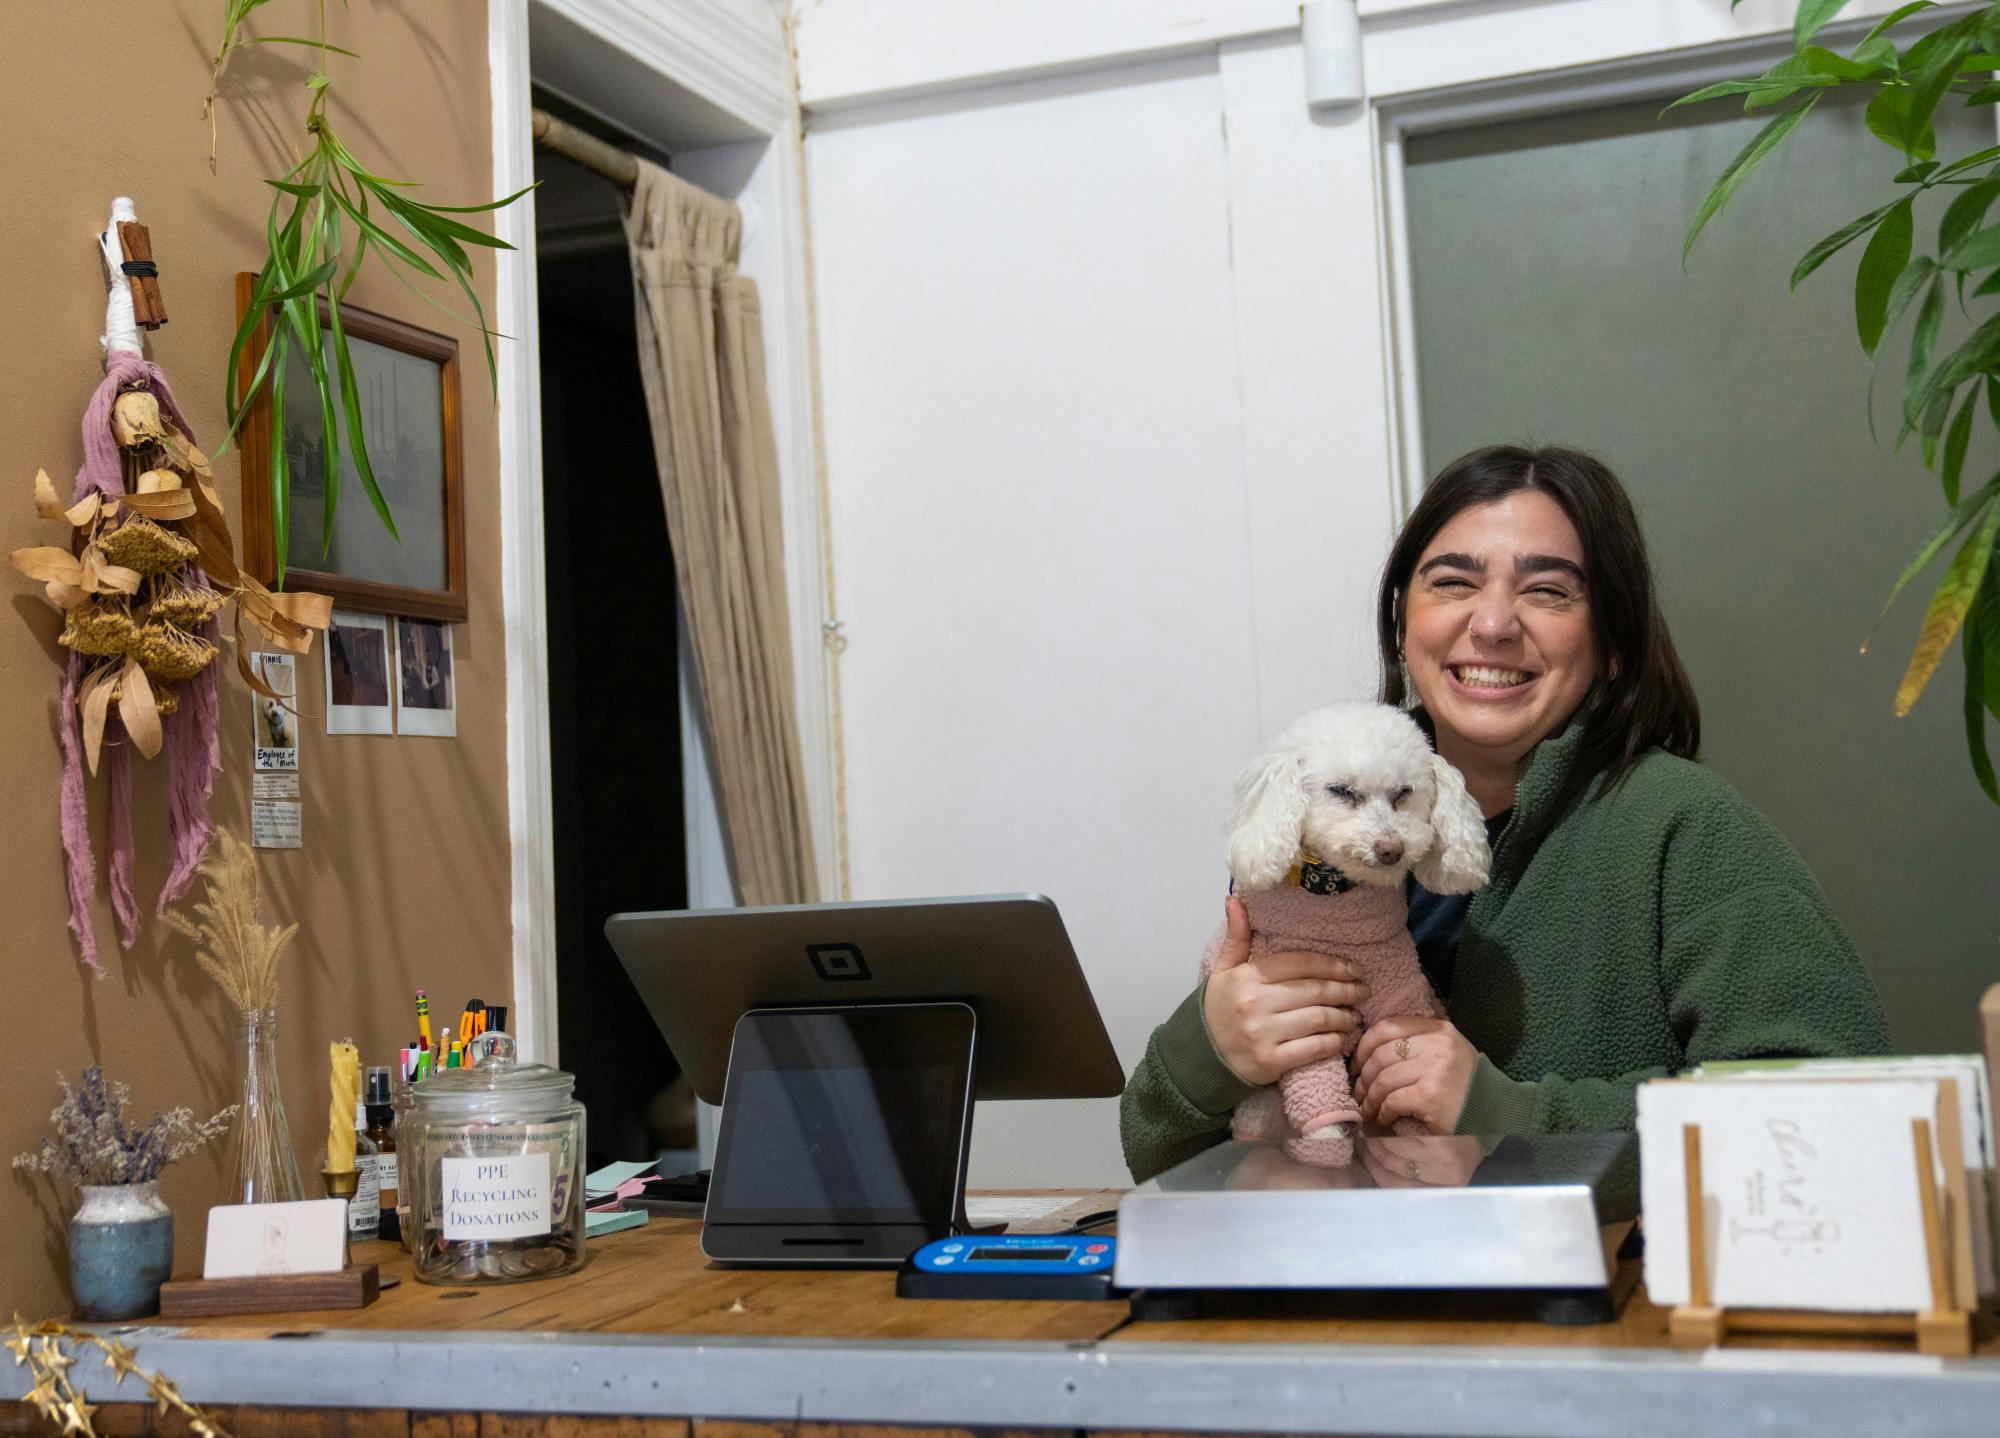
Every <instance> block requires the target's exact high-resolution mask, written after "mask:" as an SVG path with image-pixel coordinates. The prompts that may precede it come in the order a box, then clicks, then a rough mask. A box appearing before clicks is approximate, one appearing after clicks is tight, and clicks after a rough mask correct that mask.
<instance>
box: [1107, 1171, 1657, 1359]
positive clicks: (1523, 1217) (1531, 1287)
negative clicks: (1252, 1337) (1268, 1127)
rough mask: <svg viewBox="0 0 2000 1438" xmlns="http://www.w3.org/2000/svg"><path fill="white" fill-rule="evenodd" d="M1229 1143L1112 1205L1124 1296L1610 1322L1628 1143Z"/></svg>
mask: <svg viewBox="0 0 2000 1438" xmlns="http://www.w3.org/2000/svg"><path fill="white" fill-rule="evenodd" d="M1300 1152H1302V1153H1304V1154H1306V1155H1307V1157H1304V1158H1302V1157H1299V1156H1296V1155H1288V1154H1287V1152H1286V1151H1285V1149H1284V1148H1283V1147H1282V1146H1280V1145H1278V1144H1274V1143H1261V1142H1246V1141H1231V1142H1227V1143H1223V1144H1219V1145H1217V1146H1216V1147H1214V1148H1211V1149H1208V1150H1207V1151H1205V1152H1203V1153H1200V1154H1197V1155H1196V1156H1195V1157H1193V1158H1191V1159H1189V1160H1187V1161H1186V1162H1185V1163H1183V1164H1181V1165H1179V1166H1178V1167H1176V1168H1172V1169H1169V1170H1167V1171H1166V1172H1165V1173H1163V1174H1161V1175H1159V1176H1158V1177H1157V1178H1154V1179H1150V1180H1148V1181H1147V1182H1146V1183H1143V1184H1141V1185H1140V1186H1139V1187H1137V1188H1135V1189H1133V1190H1132V1191H1131V1192H1130V1193H1128V1194H1127V1195H1126V1196H1125V1199H1124V1201H1123V1202H1122V1203H1120V1204H1119V1206H1118V1262H1117V1270H1116V1276H1115V1281H1116V1283H1117V1286H1118V1287H1119V1288H1121V1289H1131V1290H1138V1289H1143V1290H1146V1291H1147V1292H1148V1293H1151V1294H1154V1295H1158V1294H1161V1293H1163V1292H1173V1291H1177V1290H1178V1291H1195V1292H1203V1291H1219V1290H1235V1289H1323V1290H1325V1289H1340V1290H1351V1289H1372V1290H1381V1289H1512V1290H1520V1291H1524V1292H1530V1293H1532V1294H1534V1295H1535V1297H1536V1298H1537V1300H1538V1305H1539V1312H1540V1316H1542V1317H1543V1318H1545V1319H1547V1320H1549V1321H1551V1322H1601V1321H1605V1320H1607V1319H1609V1318H1610V1317H1611V1316H1612V1314H1611V1312H1610V1309H1611V1303H1610V1296H1609V1285H1610V1282H1611V1277H1612V1273H1611V1266H1610V1264H1608V1263H1607V1258H1606V1253H1605V1243H1604V1232H1603V1230H1604V1228H1605V1226H1606V1225H1609V1224H1614V1223H1618V1222H1620V1221H1622V1220H1625V1219H1630V1218H1632V1217H1634V1216H1635V1215H1636V1212H1637V1192H1638V1162H1637V1153H1638V1150H1637V1145H1636V1144H1635V1142H1634V1140H1633V1138H1632V1136H1631V1135H1630V1134H1528V1135H1517V1136H1512V1137H1508V1138H1502V1139H1497V1140H1496V1139H1490V1138H1488V1139H1479V1138H1466V1137H1431V1136H1428V1135H1426V1136H1423V1137H1403V1136H1384V1137H1375V1138H1356V1139H1354V1140H1352V1141H1351V1143H1348V1142H1343V1143H1339V1144H1322V1145H1317V1146H1307V1147H1305V1148H1303V1149H1302V1150H1300Z"/></svg>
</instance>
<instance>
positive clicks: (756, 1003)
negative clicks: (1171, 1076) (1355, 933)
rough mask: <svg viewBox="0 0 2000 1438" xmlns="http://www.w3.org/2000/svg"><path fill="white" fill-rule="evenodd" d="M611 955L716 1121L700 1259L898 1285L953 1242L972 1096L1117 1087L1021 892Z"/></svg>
mask: <svg viewBox="0 0 2000 1438" xmlns="http://www.w3.org/2000/svg"><path fill="white" fill-rule="evenodd" d="M605 934H606V937H607V938H609V940H610V941H611V945H612V948H613V949H614V950H615V951H616V952H617V954H618V957H619V960H620V962H621V963H622V964H623V965H624V967H625V970H626V973H627V974H628V975H630V977H631V979H632V982H633V985H634V987H635V988H636V989H637V990H638V992H639V996H640V998H641V1000H642V1001H643V1002H644V1003H645V1005H646V1008H647V1011H648V1012H649V1013H650V1014H651V1015H652V1018H653V1021H654V1023H656V1024H657V1025H658V1026H659V1029H660V1032H661V1034H662V1035H663V1036H664V1037H665V1039H666V1041H667V1044H668V1046H669V1047H670V1048H671V1049H672V1050H673V1052H674V1055H675V1057H676V1058H678V1059H679V1060H680V1062H681V1064H682V1067H683V1069H684V1070H685V1072H686V1073H687V1076H688V1080H689V1082H690V1083H691V1084H692V1085H693V1087H694V1090H695V1093H696V1094H697V1095H698V1096H699V1097H700V1098H702V1099H703V1100H704V1101H706V1102H709V1103H720V1104H721V1106H722V1127H721V1132H720V1135H719V1137H718V1142H717V1150H716V1157H715V1171H714V1176H713V1178H712V1179H711V1181H710V1186H709V1196H708V1202H707V1207H706V1209H705V1211H704V1214H703V1229H702V1249H703V1251H704V1252H705V1253H707V1254H708V1255H709V1256H710V1257H711V1258H714V1259H717V1260H718V1261H722V1262H727V1263H743V1264H765V1265H784V1266H795V1265H813V1266H818V1265H840V1266H849V1267H878V1266H879V1267H893V1266H895V1265H896V1264H898V1263H900V1262H901V1261H902V1260H903V1258H904V1257H905V1256H907V1255H908V1254H910V1253H911V1252H913V1251H914V1250H916V1249H917V1248H919V1247H921V1246H922V1245H923V1244H924V1243H926V1242H929V1241H930V1240H932V1239H935V1238H942V1237H947V1236H949V1235H952V1234H957V1233H965V1232H969V1231H970V1225H969V1224H968V1223H967V1222H966V1219H965V1210H964V1193H965V1174H966V1167H967V1160H968V1154H969V1147H970V1139H971V1132H972V1101H973V1099H974V1098H1007V1099H1027V1098H1109V1097H1114V1096H1116V1095H1117V1094H1118V1092H1119V1091H1120V1089H1121V1088H1122V1087H1123V1085H1124V1072H1123V1070H1122V1068H1121V1066H1120V1064H1119V1062H1118V1056H1117V1053H1116V1051H1115V1050H1114V1049H1113V1048H1112V1046H1111V1040H1110V1036H1109V1035H1108V1034H1107V1033H1106V1032H1105V1029H1104V1023H1103V1020H1102V1018H1101V1017H1100V1016H1099V1014H1098V1012H1097V1006H1096V1003H1095V1002H1094V1001H1093V1000H1092V998H1091V995H1090V989H1089V986H1088V984H1087V983H1086V982H1085V981H1084V977H1083V971H1082V967H1081V965H1080V964H1079V963H1078V961H1077V957H1076V952H1075V950H1074V949H1073V948H1072V947H1071V945H1070V942H1069V936H1068V934H1067V933H1066V932H1065V930H1064V928H1063V924H1062V919H1061V917H1060V916H1059V915H1058V914H1057V912H1056V908H1055V905H1054V904H1053V903H1051V902H1050V901H1049V900H1048V899H1046V898H1043V897H1041V896H1039V895H1034V894H1007V895H993V896H984V897H972V898H951V899H915V900H899V901H890V902H862V903H843V904H800V905H781V906H773V907H769V908H758V909H710V910H688V911H669V912H662V913H651V914H618V915H614V916H613V917H612V918H611V919H610V920H609V921H608V922H607V923H606V925H605Z"/></svg>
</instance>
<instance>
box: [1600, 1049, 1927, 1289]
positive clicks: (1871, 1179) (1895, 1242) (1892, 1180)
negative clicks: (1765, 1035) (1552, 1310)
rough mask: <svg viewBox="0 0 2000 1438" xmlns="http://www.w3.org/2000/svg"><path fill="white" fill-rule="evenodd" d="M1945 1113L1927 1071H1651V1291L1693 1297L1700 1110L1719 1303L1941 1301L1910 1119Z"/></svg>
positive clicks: (1644, 1130)
mask: <svg viewBox="0 0 2000 1438" xmlns="http://www.w3.org/2000/svg"><path fill="white" fill-rule="evenodd" d="M1937 1114H1938V1088H1937V1085H1936V1084H1935V1083H1928V1082H1923V1081H1920V1080H1880V1081H1875V1080H1861V1081H1852V1080H1850V1081H1834V1082H1825V1083H1816V1082H1797V1083H1769V1082H1752V1081H1741V1082H1737V1081H1732V1080H1727V1079H1701V1080H1670V1081H1662V1082H1655V1083H1649V1084H1644V1085H1641V1087H1640V1089H1639V1161H1640V1173H1641V1190H1642V1191H1641V1199H1640V1202H1641V1208H1642V1209H1643V1211H1644V1213H1645V1215H1646V1290H1647V1292H1648V1294H1650V1295H1651V1297H1652V1299H1653V1301H1654V1302H1655V1303H1661V1304H1675V1303H1687V1302H1690V1301H1691V1295H1690V1293H1689V1283H1688V1224H1687V1178H1686V1168H1685V1165H1684V1162H1683V1147H1682V1144H1683V1139H1682V1130H1683V1127H1684V1125H1686V1124H1690V1123H1694V1124H1699V1125H1701V1177H1702V1211H1703V1226H1704V1228H1705V1230H1706V1233H1707V1240H1708V1254H1709V1293H1710V1301H1711V1302H1712V1303H1714V1304H1716V1305H1717V1306H1719V1307H1724V1308H1729V1307H1740V1308H1808V1309H1824V1310H1835V1311H1845V1312H1910V1311H1913V1310H1917V1309H1927V1308H1930V1307H1931V1306H1932V1297H1931V1286H1930V1269H1929V1265H1928V1262H1927V1260H1926V1258H1925V1255H1924V1225H1923V1212H1922V1209H1921V1207H1920V1200H1919V1198H1918V1191H1917V1166H1916V1150H1915V1145H1914V1141H1913V1139H1912V1137H1911V1127H1910V1124H1911V1120H1912V1119H1918V1118H1923V1119H1929V1120H1930V1121H1931V1122H1932V1123H1933V1124H1935V1123H1936V1121H1937ZM1934 1171H1935V1168H1934Z"/></svg>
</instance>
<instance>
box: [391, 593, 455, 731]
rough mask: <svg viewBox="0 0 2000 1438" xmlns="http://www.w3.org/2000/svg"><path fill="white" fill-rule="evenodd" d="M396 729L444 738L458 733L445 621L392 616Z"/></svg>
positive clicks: (453, 682)
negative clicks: (394, 627)
mask: <svg viewBox="0 0 2000 1438" xmlns="http://www.w3.org/2000/svg"><path fill="white" fill-rule="evenodd" d="M396 732H397V733H398V734H433V735H437V736H439V737H441V738H446V739H449V738H453V737H455V736H456V735H457V734H458V701H457V681H456V680H455V678H454V677H453V675H452V666H451V626H450V625H449V624H440V623H438V622H437V621H436V620H434V619H410V618H399V619H397V620H396Z"/></svg>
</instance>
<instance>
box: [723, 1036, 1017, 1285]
mask: <svg viewBox="0 0 2000 1438" xmlns="http://www.w3.org/2000/svg"><path fill="white" fill-rule="evenodd" d="M943 1009H961V1010H963V1011H964V1012H965V1013H966V1014H967V1015H968V1016H969V1017H970V1022H969V1023H968V1024H967V1026H966V1028H965V1030H964V1042H963V1044H962V1046H957V1047H954V1048H953V1049H952V1050H950V1051H949V1053H948V1055H947V1057H948V1058H949V1060H950V1066H951V1071H953V1072H962V1073H963V1074H964V1082H963V1086H962V1089H961V1091H960V1098H959V1101H958V1103H957V1104H956V1107H955V1112H954V1113H953V1114H951V1115H950V1116H949V1119H950V1121H951V1122H952V1123H954V1124H955V1127H954V1128H952V1129H951V1130H950V1131H953V1132H955V1133H956V1134H957V1151H956V1156H955V1161H954V1163H953V1165H952V1174H953V1177H952V1180H951V1182H952V1193H951V1196H950V1209H949V1211H950V1213H951V1218H950V1220H949V1221H948V1222H947V1223H945V1224H943V1225H939V1224H937V1223H936V1222H929V1223H925V1222H882V1221H856V1220H855V1219H854V1218H853V1217H852V1216H851V1215H846V1214H840V1213H835V1212H821V1213H818V1214H814V1213H811V1212H806V1211H801V1212H797V1213H792V1214H787V1215H786V1218H785V1219H784V1220H783V1221H778V1222H770V1221H764V1220H762V1219H757V1220H738V1219H733V1218H731V1217H730V1216H729V1215H728V1214H727V1213H721V1212H718V1211H717V1207H716V1201H715V1195H716V1194H718V1193H722V1194H726V1193H728V1192H729V1190H730V1180H729V1175H728V1171H727V1164H728V1162H729V1159H730V1156H731V1153H732V1151H733V1149H734V1143H733V1142H732V1140H733V1137H734V1134H735V1132H737V1131H744V1132H748V1133H750V1134H753V1135H766V1134H771V1133H773V1132H781V1131H783V1129H784V1128H785V1127H786V1126H787V1125H786V1124H785V1123H783V1122H779V1121H777V1120H778V1119H779V1117H780V1116H778V1115H774V1114H770V1113H766V1112H762V1111H760V1109H759V1106H758V1094H759V1093H760V1090H759V1089H758V1088H756V1087H753V1086H751V1085H749V1084H746V1083H740V1082H739V1076H738V1075H737V1073H736V1072H735V1068H736V1064H737V1062H738V1060H737V1057H736V1054H735V1052H734V1051H732V1057H731V1074H730V1077H729V1080H728V1082H727V1084H726V1102H725V1104H724V1107H723V1118H722V1123H723V1131H722V1134H721V1141H720V1143H719V1144H718V1147H717V1153H716V1158H715V1174H714V1179H713V1182H712V1185H711V1187H710V1190H709V1192H710V1199H709V1205H708V1211H707V1213H706V1215H705V1221H704V1225H703V1229H702V1251H703V1252H704V1253H706V1254H707V1255H708V1256H709V1257H710V1258H712V1259H715V1260H717V1261H718V1262H723V1263H736V1264H761V1265H766V1266H772V1267H827V1266H831V1267H848V1268H863V1267H869V1268H872V1267H894V1266H896V1265H897V1264H900V1263H901V1262H902V1260H903V1259H904V1258H906V1257H907V1256H908V1255H909V1254H911V1253H913V1252H914V1251H916V1250H917V1249H918V1248H920V1247H922V1246H923V1245H924V1244H925V1243H928V1242H930V1241H931V1240H932V1239H935V1238H942V1237H945V1236H947V1235H948V1234H969V1233H976V1232H994V1231H997V1230H996V1229H994V1228H987V1229H984V1230H982V1229H976V1228H975V1227H974V1226H973V1225H972V1223H971V1221H970V1220H969V1219H968V1217H967V1216H966V1212H965V1175H966V1164H967V1161H968V1159H969V1157H970V1154H971V1148H972V1104H973V1094H974V1091H975V1089H976V1087H977V1084H976V1077H975V1076H976V1073H977V1068H976V1065H977V1063H978V1016H977V1014H976V1012H975V1011H974V1010H973V1009H972V1007H971V1006H970V1005H969V1004H959V1003H949V1004H940V1003H937V1002H929V1003H908V1004H861V1005H847V1006H818V1007H815V1008H811V1009H763V1010H753V1011H751V1012H750V1013H747V1014H745V1015H743V1017H742V1018H741V1019H739V1020H738V1024H739V1040H738V1042H739V1043H740V1042H741V1039H740V1032H741V1030H740V1025H742V1024H743V1023H746V1022H753V1021H762V1022H765V1023H769V1024H777V1025H781V1026H782V1025H783V1024H784V1023H785V1022H786V1021H787V1020H788V1019H798V1018H800V1017H803V1016H813V1015H818V1016H825V1015H839V1016H841V1017H842V1018H843V1019H845V1020H848V1021H853V1020H856V1019H859V1020H864V1021H865V1020H878V1021H889V1022H894V1021H895V1020H896V1019H897V1018H898V1017H901V1016H907V1017H908V1018H909V1019H910V1020H912V1021H914V1020H916V1019H917V1018H918V1017H919V1016H920V1013H928V1014H933V1015H934V1014H936V1013H937V1012H938V1011H939V1010H943ZM930 1057H931V1058H932V1059H933V1061H934V1060H935V1058H936V1055H935V1054H932V1055H930ZM961 1064H962V1068H961V1067H959V1065H961ZM904 1077H907V1076H904ZM898 1083H899V1079H898V1076H897V1075H895V1074H893V1073H891V1072H888V1071H884V1072H882V1074H881V1079H880V1082H879V1083H876V1084H873V1085H871V1087H872V1089H873V1091H874V1092H876V1093H878V1094H879V1093H883V1092H895V1091H896V1090H897V1087H898ZM761 1092H764V1093H766V1094H768V1090H762V1091H761ZM918 1098H919V1100H920V1101H921V1100H924V1099H928V1100H929V1101H932V1102H939V1101H942V1102H949V1101H950V1100H949V1097H948V1095H938V1094H935V1093H933V1094H930V1095H919V1096H918ZM876 1113H877V1115H878V1118H879V1129H880V1131H881V1132H882V1133H883V1134H885V1135H887V1134H892V1133H894V1132H895V1130H896V1125H895V1123H894V1122H893V1121H892V1120H891V1117H890V1116H889V1115H888V1114H887V1113H886V1112H885V1111H884V1110H883V1109H882V1108H881V1107H880V1106H878V1108H877V1110H876ZM944 1118H945V1116H944V1115H940V1119H941V1120H943V1119H944ZM940 1127H941V1128H942V1127H943V1124H942V1122H941V1123H940ZM846 1157H847V1153H846V1151H845V1150H844V1149H843V1148H841V1146H839V1145H832V1144H830V1145H827V1146H825V1147H822V1146H821V1145H817V1144H815V1145H813V1146H812V1147H811V1148H810V1149H809V1151H808V1152H807V1153H805V1154H801V1155H797V1156H796V1158H795V1161H796V1162H798V1163H799V1164H801V1165H804V1166H824V1165H830V1164H838V1163H840V1162H842V1161H844V1160H845V1158H846ZM816 1177H818V1178H819V1180H820V1182H819V1184H818V1185H817V1187H818V1189H819V1191H829V1190H832V1189H835V1188H837V1182H836V1181H835V1180H836V1179H837V1175H832V1174H827V1173H825V1172H824V1169H823V1168H822V1170H821V1172H820V1173H819V1174H818V1175H816ZM934 1195H935V1191H933V1194H931V1195H923V1197H932V1196H934Z"/></svg>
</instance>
